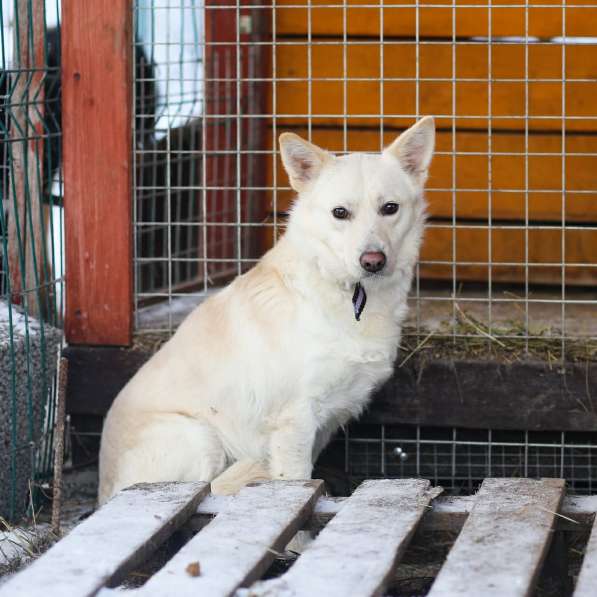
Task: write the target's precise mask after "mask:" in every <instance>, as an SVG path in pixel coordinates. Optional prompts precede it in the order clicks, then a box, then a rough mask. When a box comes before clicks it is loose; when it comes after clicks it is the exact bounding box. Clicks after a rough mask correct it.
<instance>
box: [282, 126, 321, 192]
mask: <svg viewBox="0 0 597 597" xmlns="http://www.w3.org/2000/svg"><path fill="white" fill-rule="evenodd" d="M280 153H281V154H282V163H283V164H284V168H285V169H286V172H287V173H288V178H289V179H290V185H291V186H292V188H293V189H294V190H295V191H297V192H300V191H302V190H303V189H304V188H305V187H306V186H307V185H308V184H309V183H311V182H313V181H314V180H315V179H316V178H317V177H318V176H319V173H320V172H321V168H322V167H323V165H324V164H325V163H326V162H327V161H328V160H330V159H331V158H332V156H331V154H329V153H328V152H327V151H324V150H323V149H321V148H320V147H317V145H313V143H309V141H305V140H304V139H301V137H299V136H298V135H295V134H294V133H282V134H281V135H280Z"/></svg>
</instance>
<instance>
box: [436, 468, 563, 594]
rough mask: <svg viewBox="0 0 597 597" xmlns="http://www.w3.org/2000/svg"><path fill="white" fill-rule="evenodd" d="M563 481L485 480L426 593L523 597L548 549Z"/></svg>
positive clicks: (561, 496) (529, 592) (531, 586)
mask: <svg viewBox="0 0 597 597" xmlns="http://www.w3.org/2000/svg"><path fill="white" fill-rule="evenodd" d="M564 485H565V483H564V481H563V480H562V479H541V480H534V479H486V480H485V481H483V485H482V486H481V489H480V490H479V493H478V494H477V499H476V502H475V505H474V506H473V509H472V510H471V513H470V515H469V517H468V519H467V521H466V522H465V523H464V526H463V528H462V532H461V533H460V535H459V536H458V539H457V540H456V542H455V543H454V546H453V547H452V550H451V551H450V553H449V554H448V558H447V560H446V563H445V564H444V566H443V567H442V569H441V570H440V572H439V575H438V577H437V578H436V580H435V583H434V584H433V586H432V587H431V591H430V593H429V595H428V597H464V596H465V595H466V596H468V597H478V596H479V595H483V597H526V596H527V595H530V594H531V592H532V590H533V586H534V583H535V580H536V577H537V574H538V572H539V568H540V566H541V564H542V562H543V558H544V557H545V554H546V552H547V548H548V547H549V543H550V540H551V534H552V528H553V526H554V524H555V516H556V515H555V513H556V512H558V509H559V506H560V502H561V500H562V498H563V494H564Z"/></svg>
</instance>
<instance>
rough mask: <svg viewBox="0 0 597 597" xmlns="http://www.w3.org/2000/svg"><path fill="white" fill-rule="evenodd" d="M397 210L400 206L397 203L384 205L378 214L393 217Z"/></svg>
mask: <svg viewBox="0 0 597 597" xmlns="http://www.w3.org/2000/svg"><path fill="white" fill-rule="evenodd" d="M399 209H400V206H399V205H398V204H397V203H384V204H383V205H382V206H381V210H380V212H381V215H382V216H393V215H394V214H395V213H397V212H398V210H399Z"/></svg>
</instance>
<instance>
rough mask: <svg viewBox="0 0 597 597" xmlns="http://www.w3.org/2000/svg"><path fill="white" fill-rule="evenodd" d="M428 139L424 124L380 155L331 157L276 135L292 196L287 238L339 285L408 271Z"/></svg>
mask: <svg viewBox="0 0 597 597" xmlns="http://www.w3.org/2000/svg"><path fill="white" fill-rule="evenodd" d="M434 138H435V132H434V122H433V118H432V117H426V118H423V119H422V120H420V121H419V122H418V123H417V124H415V125H414V126H412V127H411V128H410V129H408V130H407V131H405V132H404V133H402V134H401V135H400V136H399V137H398V138H397V139H396V140H395V141H394V142H393V143H392V144H391V145H390V146H389V147H387V148H386V149H385V150H384V151H383V152H382V153H381V154H377V155H369V154H363V153H352V154H349V155H346V156H342V157H337V156H334V155H332V154H330V153H328V152H327V151H324V150H323V149H320V148H319V147H317V146H316V145H313V144H312V143H309V142H308V141H305V140H304V139H301V138H300V137H299V136H298V135H295V134H293V133H284V134H282V135H281V136H280V150H281V153H282V161H283V163H284V167H285V168H286V171H287V173H288V176H289V178H290V184H291V185H292V188H293V189H294V190H295V191H297V193H298V197H297V200H296V201H295V203H294V205H293V208H292V210H291V216H290V221H289V225H288V234H291V235H294V237H295V238H296V239H298V241H299V242H301V244H302V245H303V246H304V248H305V251H307V252H308V253H309V256H310V257H312V258H313V259H315V260H316V261H317V263H318V265H319V267H320V268H321V270H322V271H324V272H325V273H326V275H328V276H330V277H333V278H334V279H336V280H337V281H338V282H341V283H347V284H351V283H355V282H358V281H361V280H363V279H366V278H369V277H373V276H375V277H382V276H383V277H386V276H392V275H393V274H394V272H396V271H397V270H401V269H404V268H410V267H412V265H414V263H415V262H416V259H417V257H418V253H419V246H420V243H421V239H422V235H423V227H424V223H425V203H424V199H423V186H424V184H425V180H426V178H427V171H428V168H429V163H430V161H431V157H432V154H433V146H434Z"/></svg>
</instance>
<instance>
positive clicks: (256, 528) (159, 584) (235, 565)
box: [139, 481, 323, 597]
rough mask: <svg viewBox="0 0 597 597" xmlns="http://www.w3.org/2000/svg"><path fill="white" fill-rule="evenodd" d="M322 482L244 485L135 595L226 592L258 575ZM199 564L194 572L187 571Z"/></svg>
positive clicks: (215, 595) (213, 596)
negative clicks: (192, 565) (194, 573)
mask: <svg viewBox="0 0 597 597" xmlns="http://www.w3.org/2000/svg"><path fill="white" fill-rule="evenodd" d="M322 491H323V483H322V482H321V481H269V482H267V483H259V484H254V485H250V486H248V487H245V488H244V489H242V490H241V491H240V493H239V494H238V495H237V496H235V497H232V498H231V499H230V500H229V501H228V502H227V506H226V507H225V508H224V509H223V510H222V511H221V512H220V513H219V514H218V515H217V516H216V517H215V518H214V519H213V520H212V521H211V522H210V523H209V524H208V525H207V526H206V527H205V528H204V529H203V530H201V531H200V532H199V533H198V534H197V535H196V536H195V537H194V538H193V539H191V540H190V541H189V542H188V543H187V544H186V545H185V546H184V547H183V548H182V549H181V550H180V551H179V552H178V553H177V554H176V555H175V556H174V558H172V560H170V561H169V562H168V563H167V564H166V565H165V566H164V567H163V568H162V569H161V570H160V571H159V572H158V573H157V574H155V575H154V576H153V577H152V578H150V579H149V580H148V581H147V583H146V584H145V585H143V587H142V588H141V589H140V591H139V595H160V597H181V596H182V595H209V596H210V597H221V596H225V595H230V594H232V593H233V592H234V590H235V589H236V588H237V587H239V586H240V585H243V584H246V583H248V582H251V581H252V580H255V579H256V578H259V577H260V576H261V574H263V573H264V572H265V570H266V569H267V567H268V566H269V565H270V564H271V562H272V561H273V559H274V557H275V554H276V552H278V551H280V550H282V549H283V548H284V546H285V545H286V543H287V542H288V541H289V540H290V539H291V538H292V536H293V535H294V534H295V533H296V532H297V531H298V530H299V529H300V528H301V526H302V525H303V524H304V523H305V521H306V520H307V519H308V517H309V516H310V515H311V512H312V510H313V507H314V505H315V502H316V500H317V498H318V497H319V496H320V495H321V493H322ZM195 563H196V564H197V565H198V569H199V571H200V572H199V574H198V575H196V576H195V575H192V574H189V573H188V570H189V564H195Z"/></svg>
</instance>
